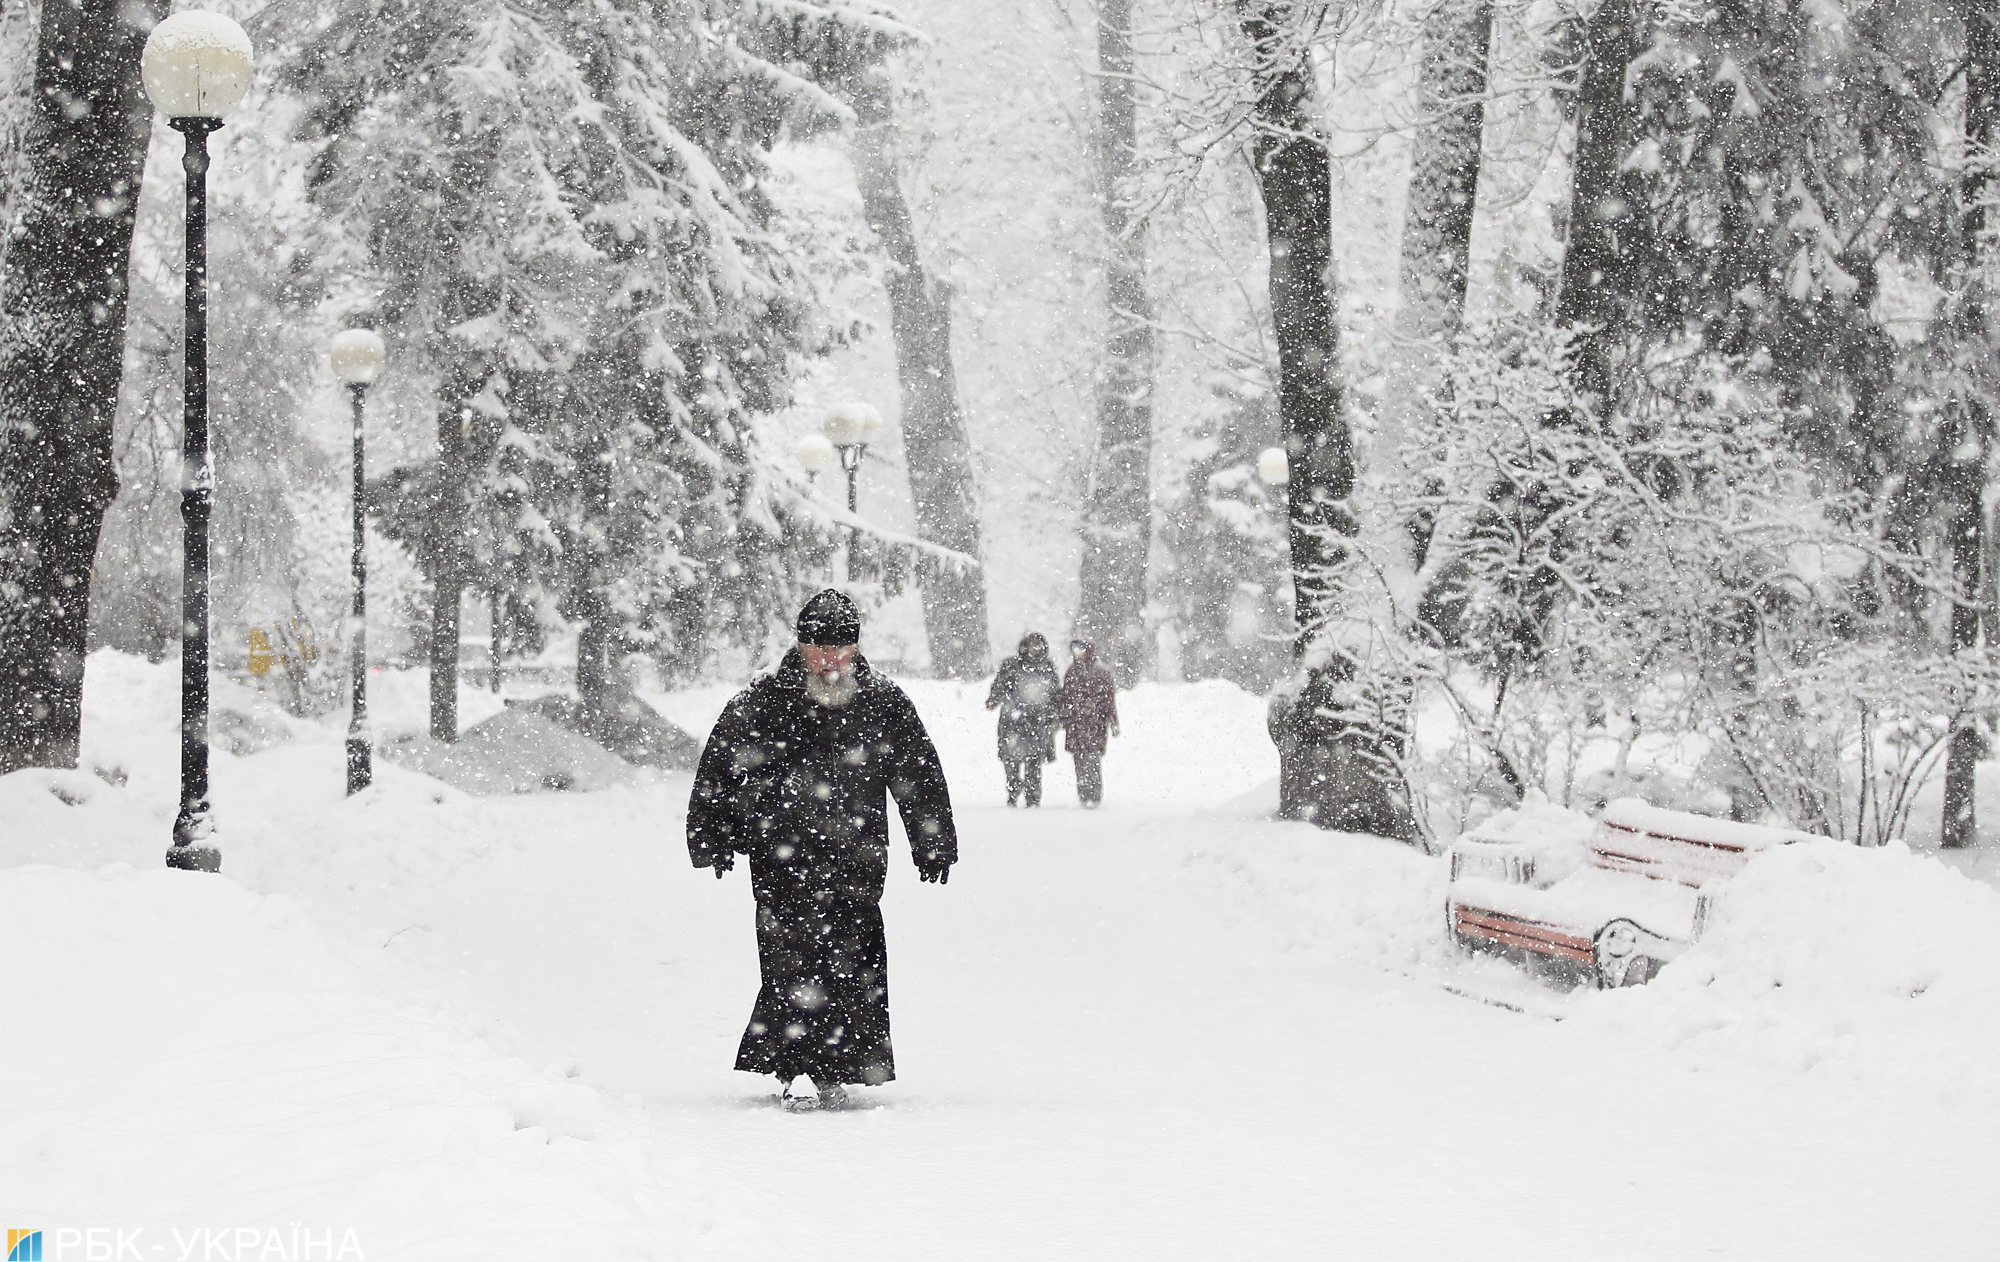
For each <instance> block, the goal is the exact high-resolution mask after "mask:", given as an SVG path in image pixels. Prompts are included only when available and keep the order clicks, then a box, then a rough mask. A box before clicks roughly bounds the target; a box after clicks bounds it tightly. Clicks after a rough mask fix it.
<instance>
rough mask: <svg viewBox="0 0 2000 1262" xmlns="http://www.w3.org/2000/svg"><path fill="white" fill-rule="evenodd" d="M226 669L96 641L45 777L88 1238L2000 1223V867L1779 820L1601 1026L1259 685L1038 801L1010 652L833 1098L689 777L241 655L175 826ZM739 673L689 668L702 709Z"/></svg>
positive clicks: (25, 1079)
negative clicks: (208, 770) (759, 1045)
mask: <svg viewBox="0 0 2000 1262" xmlns="http://www.w3.org/2000/svg"><path fill="white" fill-rule="evenodd" d="M175 686H176V684H175V674H174V669H173V667H172V666H171V665H167V666H157V667H156V666H148V665H146V664H145V663H143V662H138V661H135V660H133V659H129V658H121V657H116V656H112V655H107V654H99V655H97V656H95V657H93V658H92V659H91V662H90V671H89V676H88V689H87V693H86V706H87V711H88V713H87V725H86V729H85V747H86V756H85V760H84V762H85V766H84V768H83V769H81V770H79V771H76V772H73V773H72V772H23V773H17V774H15V775H13V776H9V777H6V778H5V779H0V925H4V926H5V928H4V935H5V936H4V939H0V940H4V942H5V945H6V962H7V963H6V968H5V969H4V970H0V1003H4V1011H5V1012H6V1014H7V1021H6V1031H7V1032H6V1036H5V1037H4V1038H0V1084H4V1085H0V1119H3V1120H0V1187H3V1188H5V1189H6V1195H5V1197H4V1200H5V1207H6V1210H7V1213H8V1216H9V1225H26V1226H40V1227H41V1228H43V1230H44V1233H45V1240H46V1242H47V1248H48V1252H47V1253H46V1254H45V1257H48V1258H51V1259H52V1258H55V1257H58V1256H62V1257H73V1258H82V1257H84V1256H86V1253H85V1246H84V1244H83V1243H75V1244H73V1245H70V1246H66V1247H69V1248H70V1249H71V1251H70V1252H67V1253H59V1252H58V1246H59V1245H61V1244H62V1243H63V1242H64V1241H65V1240H74V1241H77V1242H81V1241H83V1240H84V1237H83V1236H82V1235H81V1234H73V1235H72V1236H68V1237H66V1236H64V1235H63V1234H61V1233H62V1232H64V1231H68V1232H70V1233H82V1232H84V1231H85V1230H87V1229H92V1228H96V1229H100V1230H101V1231H104V1232H111V1231H116V1230H122V1231H124V1232H126V1233H127V1235H128V1238H130V1239H131V1240H132V1241H133V1242H134V1248H135V1250H137V1251H138V1255H139V1256H144V1257H148V1258H152V1257H161V1258H173V1257H183V1256H194V1257H199V1256H204V1255H203V1254H202V1253H201V1252H200V1251H199V1249H198V1247H197V1248H196V1249H195V1250H194V1251H192V1252H184V1251H182V1249H181V1246H182V1244H183V1243H189V1244H192V1245H196V1246H198V1245H199V1244H200V1243H201V1241H202V1240H203V1239H206V1240H208V1241H213V1240H215V1239H218V1238H223V1239H226V1240H227V1241H228V1242H229V1243H228V1249H229V1250H231V1251H228V1252H212V1253H210V1254H209V1256H218V1257H232V1258H233V1257H291V1258H298V1257H306V1256H314V1257H319V1256H325V1257H331V1256H335V1255H336V1251H337V1250H340V1249H346V1248H348V1247H349V1246H351V1248H352V1251H349V1252H346V1253H345V1254H344V1256H349V1257H353V1256H365V1257H367V1258H373V1259H391V1260H396V1262H401V1260H404V1259H424V1260H428V1259H445V1258H464V1259H481V1260H491V1259H511V1258H521V1259H529V1258H535V1259H544V1258H551V1257H576V1258H588V1259H615V1258H627V1257H632V1258H655V1257H657V1258H681V1257H690V1258H708V1257H716V1258H785V1259H812V1258H830V1259H848V1258H853V1259H863V1258H866V1259H900V1258H911V1259H918V1258H921V1259H938V1258H954V1259H956V1258H993V1259H1030V1258H1033V1259H1040V1258H1092V1259H1096V1258H1139V1259H1152V1258H1190V1259H1193V1258H1201V1259H1213V1258H1304V1257H1312V1258H1321V1257H1325V1258H1360V1259H1404V1258H1410V1259H1422V1258H1463V1257H1467V1256H1477V1257H1494V1258H1513V1257H1530V1256H1532V1257H1535V1258H1537V1259H1565V1258H1578V1259H1584V1258H1588V1259H1606V1258H1616V1259H1628V1258H1629V1259H1642V1258H1659V1259H1685V1258H1690V1257H1705V1256H1722V1257H1739V1258H1746V1259H1760V1260H1761V1259H1782V1258H1801V1259H1804V1258H1811V1259H1816V1260H1819V1259H1828V1258H1857V1259H1863V1258H1865V1259H1877V1258H1886V1257H1899V1258H1902V1257H1908V1258H1924V1259H1949V1258H1983V1257H1989V1256H1991V1249H1992V1243H1991V1242H1992V1241H1993V1239H1994V1238H1995V1237H1996V1234H2000V1203H1996V1201H1995V1200H1994V1198H1993V1196H1992V1195H1991V1187H1990V1183H1991V1176H1992V1172H1993V1171H1994V1170H1995V1169H1996V1168H2000V1071H1996V1066H1995V1060H1994V1055H1993V1048H1994V1047H1995V1046H2000V895H1996V894H1995V893H1994V892H1993V891H1992V890H1991V889H1989V888H1988V887H1986V886H1984V885H1981V884H1978V883H1975V882H1973V881H1971V880H1968V879H1966V878H1965V877H1963V876H1961V875H1959V874H1958V873H1956V872H1953V871H1951V870H1949V869H1946V868H1944V867H1942V866H1940V865H1939V864H1937V863H1936V862H1935V861H1934V860H1932V859H1929V858H1926V857H1922V856H1914V855H1911V854H1909V853H1908V852H1906V851H1903V850H1901V849H1900V848H1891V849H1889V850H1882V851H1865V852H1864V851H1857V850H1853V849H1848V848H1844V847H1840V846H1837V845H1833V844H1831V843H1825V844H1815V845H1812V846H1806V847H1797V848H1793V849H1791V850H1789V851H1787V852H1785V853H1782V854H1778V855H1772V856H1768V857H1766V858H1761V859H1759V860H1757V861H1756V862H1755V863H1753V865H1752V867H1751V869H1750V871H1749V872H1747V873H1746V874H1745V875H1744V876H1743V877H1742V878H1740V879H1739V881H1738V882H1737V884H1736V886H1735V887H1733V888H1732V890H1731V891H1730V897H1729V899H1728V900H1727V902H1726V904H1725V912H1724V915H1723V917H1722V919H1721V921H1720V923H1719V924H1718V925H1717V926H1716V927H1715V929H1714V930H1713V931H1712V933H1711V934H1710V936H1709V937H1708V938H1707V939H1705V940H1704V942H1703V943H1702V944H1700V945H1699V946H1698V947H1697V948H1695V949H1694V950H1692V951H1690V952H1689V953H1688V954H1687V955H1685V956H1683V957H1682V958H1681V959H1680V960H1678V961H1676V962H1675V963H1674V964H1673V965H1671V966H1669V967H1668V968H1667V969H1666V970H1665V971H1664V972H1663V974H1662V975H1661V977H1660V978H1659V979H1658V980H1657V981H1656V982H1655V983H1654V984H1653V985H1651V986H1648V987H1646V988H1643V989H1640V990H1633V991H1623V992H1614V993H1605V994H1595V993H1591V994H1584V995H1581V996H1578V997H1577V998H1576V999H1575V1001H1574V1002H1572V1003H1571V1004H1569V1005H1568V1007H1567V1009H1566V1012H1567V1019H1565V1020H1562V1021H1560V1022H1558V1021H1554V1020H1549V1019H1544V1018H1542V1017H1537V1016H1531V1015H1524V1014H1522V1013H1518V1012H1513V1011H1507V1010H1503V1009H1500V1008H1495V1007H1489V1006H1484V1005H1481V1004H1478V1003H1475V1002H1472V1001H1469V1000H1467V999H1464V998H1461V997H1458V996H1456V995H1454V994H1452V993H1449V992H1447V991H1446V989H1445V988H1444V982H1446V981H1448V980H1451V979H1453V978H1454V977H1459V976H1462V975H1464V974H1466V972H1467V971H1468V970H1472V971H1474V972H1479V971H1481V970H1476V969H1474V968H1473V966H1471V965H1463V964H1460V963H1459V962H1457V961H1455V960H1454V959H1453V958H1452V957H1451V956H1450V955H1449V953H1448V952H1447V951H1446V949H1445V948H1444V946H1443V944H1442V942H1441V928H1442V896H1443V884H1444V873H1443V871H1442V869H1441V867H1440V863H1439V861H1438V860H1435V859H1431V858H1427V857H1425V856H1423V855H1421V854H1419V853H1417V852H1415V851H1413V850H1410V849H1407V848H1404V847H1401V846H1397V845H1394V844H1391V843H1388V842H1383V841H1379V840H1374V839H1370V838H1361V837H1350V836H1342V835H1333V834H1325V833H1321V832H1318V831H1316V830H1314V829H1312V828H1310V827H1307V826H1304V825H1297V824H1286V823H1277V822H1272V821H1270V820H1268V819H1267V818H1265V816H1266V815H1267V814H1268V812H1269V808H1270V805H1271V795H1272V793H1273V790H1272V787H1271V780H1272V777H1273V775H1274V774H1275V758H1274V755H1273V754H1272V752H1271V748H1270V745H1269V742H1268V741H1267V740H1266V739H1265V738H1264V736H1263V733H1262V710H1261V705H1260V703H1259V702H1258V701H1257V700H1256V699H1254V698H1251V697H1248V696H1245V695H1243V694H1242V693H1240V692H1237V691H1235V690H1233V689H1231V688H1229V687H1227V686H1224V685H1218V684H1208V685H1194V686H1173V687H1168V686H1157V685H1149V686H1145V687H1141V688H1139V689H1137V690H1135V691H1134V692H1132V693H1129V694H1125V695H1124V696H1122V697H1121V706H1122V708H1123V710H1124V715H1123V718H1124V723H1123V726H1124V732H1125V736H1124V739H1123V740H1122V741H1120V742H1117V743H1116V744H1114V747H1113V752H1112V754H1111V756H1110V757H1109V759H1108V760H1107V763H1106V778H1107V805H1106V807H1105V809H1103V810H1102V811H1098V812H1084V811H1081V810H1078V809H1076V808H1075V805H1074V789H1073V783H1072V780H1071V777H1070V775H1069V774H1068V771H1067V763H1066V762H1064V763H1059V764H1057V765H1056V766H1055V767H1053V768H1051V775H1050V784H1049V791H1048V797H1049V802H1050V805H1049V806H1048V807H1046V808H1044V809H1043V810H1041V811H1038V812H1020V811H1009V810H1007V809H1005V808H1004V807H1003V806H1002V805H1001V800H1002V788H1001V781H1000V776H999V767H998V764H997V762H996V761H995V760H994V758H993V755H992V736H991V728H990V723H991V717H992V716H990V715H988V714H986V713H985V712H984V711H983V710H982V709H981V708H980V701H981V700H982V699H983V695H984V694H983V689H981V688H975V687H963V686H955V685H949V684H914V685H912V686H911V692H912V694H913V696H914V697H915V698H916V700H917V703H918V706H919V708H920V710H921V711H922V713H923V714H924V717H925V719H926V721H927V722H928V723H929V724H930V726H931V729H932V732H933V734H934V735H935V736H936V738H937V740H938V743H939V745H940V748H941V752H942V753H943V756H944V759H945V763H946V767H947V770H948V772H949V773H950V775H951V778H952V784H953V790H954V794H955V796H956V799H957V803H958V810H959V824H960V832H961V838H962V849H963V861H962V863H961V864H960V866H959V867H958V868H957V869H955V870H954V872H953V874H952V880H951V883H950V884H949V885H948V886H944V887H935V886H920V885H919V884H918V883H917V881H916V880H915V878H914V874H913V873H912V872H911V870H910V868H909V866H908V864H907V861H906V858H904V857H901V856H899V858H898V860H897V866H896V867H895V869H894V871H893V874H892V877H891V880H890V885H889V892H888V895H887V898H886V904H885V907H886V914H887V919H888V924H889V945H890V956H891V962H892V963H891V972H892V976H893V978H894V986H893V991H894V1004H893V1010H894V1014H895V1030H896V1043H897V1049H896V1050H897V1064H898V1069H899V1071H900V1073H901V1075H902V1077H901V1079H900V1080H899V1081H898V1082H896V1083H894V1084H892V1085H890V1086H888V1087H885V1088H882V1089H879V1090H874V1091H869V1092H864V1093H861V1094H864V1095H865V1096H866V1097H867V1098H866V1104H867V1105H868V1106H869V1107H863V1108H859V1109H856V1110H854V1111H851V1112H846V1113H840V1114H826V1115H807V1116H793V1115H788V1114H785V1113H782V1112H780V1111H779V1110H777V1109H776V1108H775V1107H773V1106H772V1104H771V1099H770V1097H771V1084H770V1083H769V1082H767V1081H764V1080H756V1079H751V1078H749V1077H746V1076H743V1075H738V1074H735V1073H733V1072H732V1071H731V1070H730V1069H729V1068H728V1066H729V1064H730V1061H731V1057H732V1055H733V1052H734V1048H735V1042H736V1039H737V1037H738V1035H739V1034H740V1032H741V1029H742V1023H743V1020H744V1018H745V1017H746V1015H747V1014H748V1011H749V1007H750V1002H751V998H752V995H753V993H754V990H755V986H756V961H755V954H754V949H753V942H752V936H751V916H750V907H749V894H748V889H747V883H746V881H745V879H744V876H743V874H742V873H741V872H740V871H739V872H736V873H733V874H731V875H730V876H729V877H728V878H726V879H724V880H722V881H720V882H718V881H716V880H714V879H712V878H711V877H710V876H709V875H708V874H707V873H706V872H696V871H694V870H692V869H690V868H689V867H688V864H687V861H686V854H685V850H684V847H683V844H682V840H681V836H680V831H681V816H682V809H683V806H684V803H685V797H686V792H687V779H686V777H685V776H677V777H675V776H668V777H649V778H642V779H638V780H635V782H634V783H633V784H632V785H629V786H626V787H620V788H614V789H609V790H605V791H601V792H596V793H577V794H538V795H533V796H522V797H485V798H474V797H468V796H466V795H464V794H461V793H459V792H457V791H456V790H453V789H450V788H448V787H445V786H444V785H442V784H440V783H438V782H436V781H433V780H429V779H426V778H424V777H421V776H418V775H415V774H413V773H411V772H408V771H405V770H402V769H400V768H397V767H394V766H387V765H382V764H379V763H378V768H377V783H376V786H375V787H374V788H373V789H371V790H369V791H368V792H367V793H365V794H363V795H361V796H360V797H358V798H355V799H351V800H350V799H345V798H343V796H342V793H341V786H342V775H341V767H342V763H341V746H340V743H339V735H340V732H339V726H338V724H334V725H332V726H320V725H315V724H304V723H296V722H291V721H289V720H285V719H284V718H283V717H282V716H281V715H277V714H275V713H273V712H271V711H270V710H269V709H268V708H267V707H262V706H260V705H259V704H258V703H257V701H256V700H255V699H254V698H253V697H251V696H249V695H248V694H247V693H245V692H243V691H242V690H240V689H236V688H235V687H234V686H227V687H222V688H220V689H219V690H218V701H217V704H218V706H219V707H222V708H228V709H232V710H233V711H235V712H237V713H239V714H241V715H242V716H243V717H242V719H241V721H238V720H231V721H230V725H231V727H230V730H231V731H232V732H233V733H234V735H233V736H232V737H231V738H230V739H231V740H232V742H233V743H234V746H235V747H236V748H238V749H241V750H243V751H245V752H244V754H243V756H240V757H239V756H235V755H231V754H226V753H218V755H217V759H216V768H215V782H216V794H215V796H216V806H217V813H218V818H219V822H220V825H221V830H222V831H221V841H222V846H223V851H224V875H223V876H222V877H220V878H215V877H205V876H201V875H198V874H188V873H172V872H167V871H165V870H164V869H162V868H161V866H160V861H159V860H160V854H161V852H162V851H163V850H164V848H165V845H166V842H167V836H168V825H169V822H170V820H171V818H172V814H173V804H174V803H173V799H174V777H175V757H176V751H175V744H174V725H175V717H174V716H175V705H176V694H175ZM726 692H727V690H725V689H708V690H703V691H700V692H692V693H682V694H676V695H674V696H671V697H667V698H661V699H659V700H660V703H661V704H662V706H663V708H665V709H667V710H668V711H669V713H670V714H671V715H672V716H673V717H675V718H676V719H677V720H679V721H681V722H683V723H684V724H685V725H687V726H689V727H690V728H691V729H692V730H695V731H697V732H700V731H703V730H705V725H706V723H707V721H708V720H709V719H710V718H712V716H713V715H714V713H715V712H716V711H717V710H718V709H719V708H720V706H721V704H722V702H723V701H724V700H725V699H726ZM374 695H375V697H376V699H377V704H378V708H379V709H382V710H383V711H384V712H385V717H384V719H383V727H384V728H385V730H386V729H393V728H394V727H395V726H396V724H397V723H399V722H401V723H403V724H404V725H405V726H410V725H413V724H414V723H415V722H417V721H418V719H417V717H416V716H417V707H418V706H419V705H420V704H421V694H420V692H419V691H418V690H417V689H416V688H415V687H412V686H409V681H404V680H398V679H395V678H393V677H385V678H383V679H382V681H381V685H380V686H379V687H378V688H377V690H376V692H375V694H374ZM466 706H467V709H468V716H467V721H468V722H471V721H473V720H475V719H477V718H478V717H480V716H481V715H483V714H485V713H487V712H490V711H491V710H492V709H493V708H495V704H494V703H493V701H492V700H491V698H488V697H485V696H484V695H483V694H474V693H471V692H468V693H467V694H466ZM120 780H122V783H114V782H116V781H120ZM225 1230H226V1231H228V1232H242V1233H247V1234H243V1235H232V1236H227V1237H218V1236H216V1235H215V1234H213V1233H219V1232H223V1231H225ZM203 1231H207V1232H209V1233H211V1234H210V1235H209V1236H208V1237H206V1238H203V1237H200V1236H199V1233H201V1232H203ZM350 1232H351V1233H352V1234H351V1236H350V1235H349V1234H348V1233H350ZM132 1233H137V1234H136V1235H134V1234H132ZM97 1238H98V1239H113V1238H115V1237H112V1236H109V1235H101V1236H99V1237H97ZM302 1242H303V1243H302ZM317 1250H323V1251H317Z"/></svg>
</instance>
